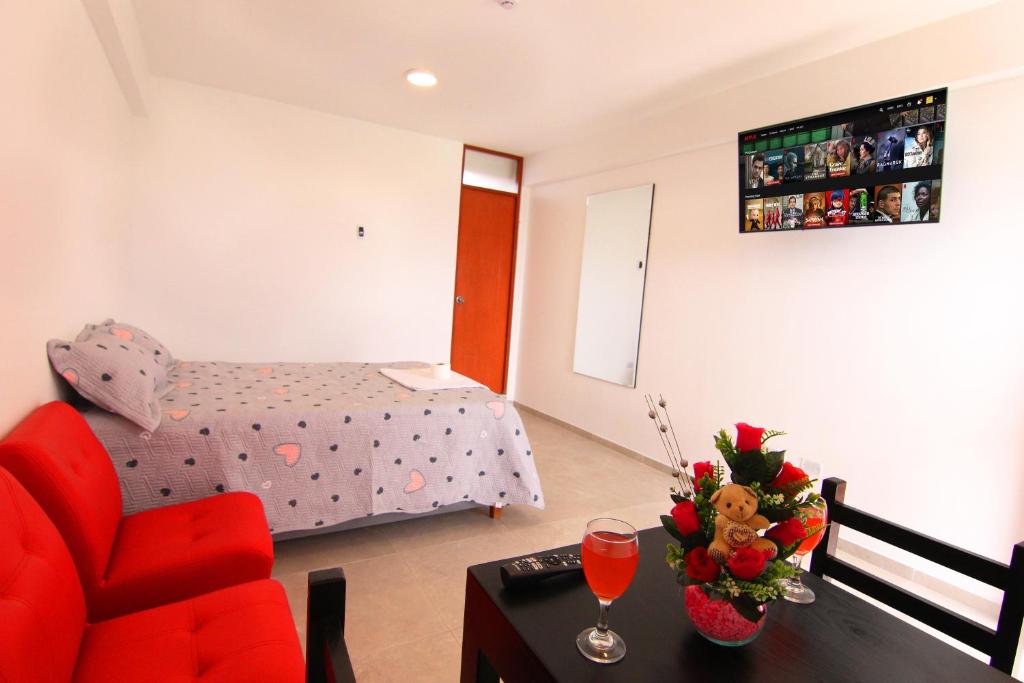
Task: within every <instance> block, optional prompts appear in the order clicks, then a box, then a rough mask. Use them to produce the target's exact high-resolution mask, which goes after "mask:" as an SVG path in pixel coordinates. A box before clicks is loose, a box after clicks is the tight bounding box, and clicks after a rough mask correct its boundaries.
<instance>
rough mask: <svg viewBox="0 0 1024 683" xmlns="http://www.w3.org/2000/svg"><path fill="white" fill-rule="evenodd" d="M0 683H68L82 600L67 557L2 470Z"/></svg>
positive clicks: (35, 507) (34, 507)
mask: <svg viewBox="0 0 1024 683" xmlns="http://www.w3.org/2000/svg"><path fill="white" fill-rule="evenodd" d="M0 520H3V523H0V595H2V597H0V680H2V681H39V682H40V683H44V682H47V681H61V682H63V683H66V682H67V681H70V680H71V676H72V674H73V673H74V669H75V661H76V659H77V658H78V649H79V646H80V645H81V641H82V633H83V632H84V630H85V597H84V596H83V594H82V586H81V584H80V583H79V581H78V575H77V574H75V565H74V563H73V562H72V560H71V554H70V553H69V552H68V549H67V546H65V545H64V541H63V540H62V539H61V537H60V534H58V533H57V529H55V528H54V526H53V524H52V523H51V522H50V520H49V519H48V518H47V516H46V514H45V513H44V512H43V511H42V509H40V507H39V505H38V503H36V501H35V500H33V499H32V496H30V495H29V494H28V492H27V491H25V489H24V488H23V487H22V486H21V484H19V483H18V480H17V479H15V478H14V477H13V476H12V475H11V474H10V473H8V472H5V471H4V470H2V469H0Z"/></svg>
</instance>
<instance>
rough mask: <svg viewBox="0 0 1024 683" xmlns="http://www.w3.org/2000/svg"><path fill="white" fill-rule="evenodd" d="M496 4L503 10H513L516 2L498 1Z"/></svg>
mask: <svg viewBox="0 0 1024 683" xmlns="http://www.w3.org/2000/svg"><path fill="white" fill-rule="evenodd" d="M498 4H499V5H501V6H502V7H504V8H505V9H515V6H516V4H517V3H516V0H498Z"/></svg>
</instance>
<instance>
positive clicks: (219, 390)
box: [85, 361, 544, 537]
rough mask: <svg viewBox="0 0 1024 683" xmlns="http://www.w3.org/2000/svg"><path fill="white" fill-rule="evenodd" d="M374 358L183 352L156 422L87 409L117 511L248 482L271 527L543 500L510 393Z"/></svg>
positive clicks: (281, 530)
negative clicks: (253, 359) (401, 372)
mask: <svg viewBox="0 0 1024 683" xmlns="http://www.w3.org/2000/svg"><path fill="white" fill-rule="evenodd" d="M419 365H422V364H418V363H392V364H388V365H387V366H386V367H416V366H419ZM382 367H385V366H384V365H381V364H374V363H262V364H260V363H227V362H199V361H191V362H189V361H182V362H178V363H176V364H175V365H173V366H172V367H170V368H168V370H167V376H168V380H169V382H170V390H169V391H168V392H167V393H166V394H164V395H163V396H162V397H161V398H159V403H160V412H161V413H162V415H161V419H160V425H159V427H157V428H156V429H154V430H152V431H149V430H146V429H144V428H142V427H140V426H138V425H137V424H134V423H133V422H130V421H128V420H126V419H125V418H123V417H121V416H119V415H116V414H113V413H110V412H106V411H104V410H100V409H92V410H86V411H85V417H86V419H87V420H88V422H89V424H90V425H91V426H92V429H93V431H94V432H95V433H96V435H97V437H98V438H99V439H100V441H102V442H103V444H104V446H105V447H106V448H107V451H108V452H109V453H110V456H111V458H112V460H113V462H114V466H115V468H116V470H117V473H118V477H119V479H120V482H121V491H122V494H123V499H124V512H125V514H130V513H133V512H138V511H141V510H146V509H149V508H154V507H159V506H162V505H168V504H171V503H180V502H184V501H189V500H194V499H197V498H202V497H204V496H208V495H214V494H216V493H218V492H223V491H249V492H252V493H254V494H256V495H257V496H259V497H260V498H261V499H262V501H263V505H264V508H265V510H266V514H267V520H268V522H269V524H270V528H271V532H272V533H274V534H275V536H278V537H281V536H282V535H287V536H292V535H295V534H294V532H315V531H316V530H318V529H321V528H323V529H326V528H328V527H332V526H336V525H338V524H341V523H344V522H350V521H352V520H358V519H362V518H367V517H373V516H380V515H391V514H392V513H406V514H415V513H430V512H434V511H438V510H441V509H444V508H445V507H449V506H456V505H460V504H466V503H478V504H482V505H488V506H494V505H499V506H500V505H507V504H525V505H532V506H534V507H538V508H543V507H544V494H543V492H542V491H541V486H540V479H539V476H538V473H537V468H536V466H535V465H534V461H533V452H532V450H531V448H530V442H529V439H528V438H527V435H526V431H525V430H524V429H523V424H522V420H521V419H520V417H519V414H518V412H517V411H516V409H515V407H514V406H513V405H512V404H511V403H508V402H506V401H505V399H504V397H502V396H499V395H497V394H494V393H493V392H491V391H489V390H487V389H484V388H474V389H448V390H440V391H413V390H409V389H406V388H404V387H402V386H401V385H399V384H397V383H395V382H393V381H391V380H390V379H388V378H387V377H385V376H383V375H382V374H380V372H379V370H380V368H382Z"/></svg>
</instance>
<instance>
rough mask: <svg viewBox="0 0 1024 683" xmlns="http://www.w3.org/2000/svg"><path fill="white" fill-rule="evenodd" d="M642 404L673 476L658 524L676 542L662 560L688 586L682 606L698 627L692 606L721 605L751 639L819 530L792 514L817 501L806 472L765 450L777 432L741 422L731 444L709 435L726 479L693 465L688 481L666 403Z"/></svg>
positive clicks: (722, 435)
mask: <svg viewBox="0 0 1024 683" xmlns="http://www.w3.org/2000/svg"><path fill="white" fill-rule="evenodd" d="M647 402H648V408H649V411H648V416H649V417H650V418H651V420H653V421H654V423H655V426H656V427H657V428H658V433H659V435H660V438H661V442H662V446H663V447H664V448H665V451H666V453H667V454H668V458H669V462H670V463H671V465H672V469H673V472H672V474H673V477H675V479H676V484H675V485H674V486H672V487H671V498H672V501H673V503H674V507H673V508H672V510H671V513H670V514H668V515H662V517H661V521H662V525H663V526H664V527H665V529H666V530H667V531H668V533H669V534H671V535H672V536H673V537H674V538H675V539H676V540H677V541H678V545H677V544H675V543H669V544H668V547H667V555H666V558H665V560H666V562H667V563H668V565H669V566H670V567H671V568H672V569H673V570H674V571H675V573H676V580H677V581H678V582H679V584H680V585H682V586H685V587H687V588H686V601H687V608H688V610H689V611H690V616H691V618H692V619H694V623H695V624H696V625H697V626H698V629H700V627H701V624H699V623H697V618H695V616H694V609H693V608H694V607H696V608H697V609H701V608H703V607H706V606H707V604H708V603H709V601H712V602H714V601H726V602H727V603H728V604H730V605H731V606H732V608H733V609H734V610H735V613H738V615H739V616H740V617H742V618H743V619H741V620H739V621H741V622H742V621H743V620H746V626H744V625H743V623H740V624H734V625H733V627H732V630H734V631H737V632H739V633H740V635H749V634H751V633H752V634H753V635H752V636H751V639H752V637H753V636H756V633H757V631H758V630H759V628H760V626H761V625H763V617H764V614H765V609H764V606H765V605H766V604H767V603H770V602H772V601H773V600H775V599H777V598H780V597H782V595H783V594H784V593H785V591H786V588H785V584H784V581H785V580H786V579H789V578H790V577H793V576H794V575H795V574H796V569H794V568H793V567H792V566H791V565H790V564H789V563H787V562H785V560H786V558H788V557H789V556H790V555H792V554H793V553H794V552H795V551H796V550H797V548H798V547H799V546H800V544H801V543H802V542H803V541H804V540H805V539H806V538H808V537H809V536H811V535H813V534H814V533H817V532H818V530H816V529H814V530H809V529H808V528H807V527H805V526H804V523H803V522H802V521H801V519H800V517H799V513H798V511H799V509H800V508H802V507H804V506H807V505H813V504H816V503H817V501H818V500H819V499H820V496H818V495H817V494H816V493H813V492H811V491H810V489H811V487H812V481H811V479H810V478H809V477H808V476H807V474H806V473H804V472H803V470H801V469H800V468H798V467H795V466H793V465H792V464H790V463H788V462H786V461H785V451H782V450H769V449H768V447H767V443H768V441H769V440H770V439H773V438H775V437H778V436H782V435H783V434H784V432H781V431H777V430H771V429H763V428H760V427H751V426H750V425H748V424H746V423H743V422H741V423H739V424H737V425H736V441H735V442H733V439H732V437H731V436H730V435H729V434H728V433H726V431H725V430H724V429H723V430H721V431H719V433H718V434H717V435H716V436H715V447H716V448H717V449H718V452H719V453H720V454H721V456H722V460H724V462H725V466H727V467H728V471H729V481H726V479H725V476H726V467H725V466H723V465H722V464H720V463H716V464H713V463H712V462H711V461H710V460H708V461H704V462H698V463H695V464H694V465H693V474H692V476H691V475H690V473H689V471H688V470H687V468H688V466H689V463H688V462H687V461H686V459H685V458H683V457H682V455H681V453H680V450H679V443H678V440H677V439H676V435H675V429H674V427H673V426H672V422H671V418H670V417H669V414H668V410H667V403H666V401H665V400H664V398H661V399H660V400H659V401H657V402H655V401H654V399H653V398H652V397H650V396H647ZM761 531H763V532H764V535H763V536H762V535H760V534H759V532H761ZM696 591H700V593H697V592H696ZM691 602H692V603H694V604H693V605H692V606H691ZM730 612H732V610H730ZM734 620H735V619H734ZM755 625H757V626H756V628H755ZM701 630H702V632H703V629H701ZM705 635H707V633H705ZM712 639H713V640H714V639H715V638H712ZM716 642H718V641H717V640H716Z"/></svg>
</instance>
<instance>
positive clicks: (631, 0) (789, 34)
mask: <svg viewBox="0 0 1024 683" xmlns="http://www.w3.org/2000/svg"><path fill="white" fill-rule="evenodd" d="M992 3H993V0H929V2H928V3H926V4H919V5H915V6H914V7H913V8H910V7H909V6H906V5H899V4H897V5H893V3H892V0H859V1H858V2H857V3H856V8H855V9H854V10H853V11H851V8H852V7H853V5H851V3H849V2H842V3H838V2H835V3H827V2H821V0H790V1H789V2H786V3H783V4H780V3H765V2H763V0H730V1H728V2H722V1H719V2H708V1H706V0H586V1H584V0H519V4H518V6H517V7H516V8H515V9H512V10H505V9H502V8H501V7H500V6H499V4H498V2H497V0H419V2H414V1H413V0H135V5H134V6H135V14H136V16H137V18H138V22H139V29H140V32H141V36H142V41H143V45H144V46H145V50H146V56H147V60H148V63H149V68H150V70H151V71H152V72H153V73H154V74H156V75H160V76H166V77H170V78H176V79H180V80H184V81H189V82H192V83H197V84H200V85H207V86H213V87H217V88H223V89H226V90H232V91H236V92H240V93H245V94H248V95H255V96H258V97H264V98H268V99H272V100H278V101H280V102H286V103H289V104H293V105H298V106H302V107H308V108H311V109H317V110H321V111H325V112H330V113H335V114H339V115H342V116H348V117H353V118H358V119H363V120H367V121H373V122H375V123H381V124H385V125H390V126H397V127H400V128H406V129H410V130H415V131H420V132H423V133H429V134H433V135H439V136H443V137H449V138H454V139H457V140H462V141H465V142H467V143H470V144H476V145H482V146H485V147H490V148H494V149H499V150H503V151H508V152H514V153H520V154H527V153H532V152H536V151H540V150H543V149H547V148H550V147H554V146H558V145H561V144H565V143H568V142H571V141H573V140H575V139H578V138H580V137H583V136H586V135H589V134H592V133H595V132H597V131H600V130H603V129H607V128H611V127H615V126H617V125H621V124H623V123H626V122H627V121H630V120H635V119H637V118H638V117H643V116H646V115H648V114H652V113H655V112H657V111H661V110H664V109H666V108H668V107H671V106H673V105H677V104H679V103H681V102H682V101H685V100H688V99H693V98H697V97H701V96H703V95H706V94H708V93H710V92H714V91H718V90H722V89H724V88H728V87H734V86H736V85H740V84H742V83H744V82H748V81H751V80H753V79H755V78H759V77H762V76H765V75H768V74H770V73H776V72H779V71H783V70H785V69H787V68H790V67H793V66H796V65H798V64H801V63H806V62H809V61H813V60H816V59H821V58H823V57H826V56H829V55H831V54H835V53H838V52H841V51H844V50H847V49H850V48H853V47H856V46H858V45H864V44H867V43H870V42H872V41H875V40H879V39H881V38H884V37H888V36H891V35H894V34H897V33H900V32H904V31H909V30H911V29H913V28H916V27H918V26H922V25H924V24H927V23H930V22H933V21H937V20H940V19H943V18H946V17H949V16H952V15H955V14H960V13H964V12H969V11H971V10H974V9H977V8H979V7H981V6H984V5H988V4H992ZM936 49H940V48H939V47H938V46H937V48H936ZM413 67H422V68H427V69H430V70H432V71H434V72H435V73H436V74H437V76H438V78H439V79H440V83H439V85H438V86H437V87H435V88H433V89H430V90H420V89H417V88H413V87H412V86H410V85H409V84H407V83H406V82H405V80H404V78H403V74H404V73H405V72H406V71H407V70H409V69H411V68H413ZM865 77H867V75H865ZM842 80H843V79H839V81H838V82H840V83H841V82H842Z"/></svg>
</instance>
